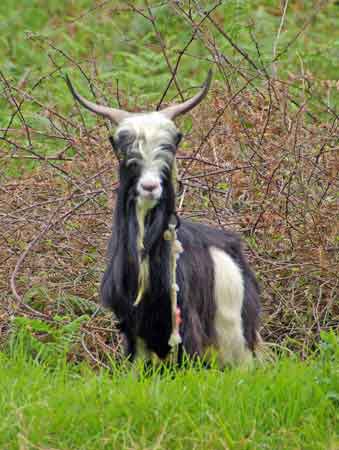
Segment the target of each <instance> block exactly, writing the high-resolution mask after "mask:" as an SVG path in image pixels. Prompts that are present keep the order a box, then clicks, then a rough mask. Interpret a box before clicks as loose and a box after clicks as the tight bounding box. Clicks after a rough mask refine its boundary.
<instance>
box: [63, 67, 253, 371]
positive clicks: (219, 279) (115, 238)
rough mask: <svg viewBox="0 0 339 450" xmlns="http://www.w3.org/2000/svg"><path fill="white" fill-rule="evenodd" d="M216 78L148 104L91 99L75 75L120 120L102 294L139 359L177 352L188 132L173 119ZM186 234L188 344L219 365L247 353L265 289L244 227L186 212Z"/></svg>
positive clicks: (183, 299) (184, 332) (183, 302)
mask: <svg viewBox="0 0 339 450" xmlns="http://www.w3.org/2000/svg"><path fill="white" fill-rule="evenodd" d="M210 78H211V74H209V77H208V79H207V81H206V83H205V86H204V88H203V90H202V91H201V92H200V93H198V94H197V95H196V96H194V97H193V98H192V99H190V100H188V101H186V102H184V103H182V104H180V105H173V106H170V107H169V108H167V109H166V110H164V111H161V112H155V113H148V114H130V113H127V112H125V111H121V110H115V109H112V108H107V107H104V106H101V105H96V104H94V103H91V102H89V101H87V100H85V99H84V98H83V97H81V96H80V95H79V94H78V93H77V92H76V91H74V89H73V87H72V85H71V84H70V82H69V80H68V84H69V87H70V89H71V90H72V93H73V95H74V97H75V98H76V99H77V100H78V101H79V102H80V103H82V104H83V105H84V106H85V107H86V108H88V109H90V110H91V111H93V112H96V113H98V114H101V115H104V116H105V117H109V118H110V119H111V120H112V121H114V122H115V123H117V124H118V128H117V131H116V134H115V137H114V146H115V149H116V151H117V153H118V154H119V155H120V165H119V177H120V187H119V190H118V196H117V203H116V209H115V215H114V221H113V229H112V237H111V240H110V244H109V251H108V267H107V269H106V271H105V274H104V276H103V280H102V284H101V295H102V300H103V303H104V304H105V305H106V306H108V307H109V308H111V309H112V310H113V311H114V313H115V315H116V317H117V318H118V320H119V323H120V329H121V332H122V333H123V334H124V335H125V337H126V341H127V355H129V357H130V358H131V359H132V360H134V359H135V357H136V356H138V353H140V351H141V349H142V350H143V355H142V356H145V355H146V357H148V356H150V354H151V352H154V353H155V354H156V355H157V356H158V357H159V358H161V359H164V358H166V356H167V355H168V354H169V352H170V347H169V344H168V341H169V338H170V335H171V332H172V323H171V298H170V288H171V286H170V284H171V274H170V270H171V269H170V246H171V243H170V242H169V241H167V240H165V239H164V232H165V230H167V228H168V224H169V220H170V217H171V216H172V214H173V212H174V211H175V191H174V187H173V180H172V170H173V164H174V159H175V152H176V148H177V145H178V143H179V141H180V137H181V134H180V133H179V132H178V130H177V129H176V127H175V125H174V123H173V122H172V120H171V119H173V118H174V117H175V116H176V115H177V114H182V113H184V112H186V111H187V110H189V109H191V108H192V107H193V106H195V104H197V103H198V102H199V101H200V100H201V99H202V98H203V97H204V95H206V92H207V90H208V86H209V83H210ZM141 236H143V239H141ZM178 239H179V241H180V242H181V244H182V247H183V253H182V254H181V255H180V258H179V260H178V262H177V269H176V279H177V285H178V287H179V291H178V305H179V308H180V311H181V319H182V321H181V325H180V334H181V338H182V348H183V349H184V351H185V352H186V353H187V354H188V355H190V356H192V357H196V356H200V357H204V356H205V355H206V354H209V352H210V351H211V350H212V351H213V350H215V351H216V353H217V356H218V360H219V362H220V364H221V365H225V364H226V363H241V362H244V361H246V360H248V359H249V358H251V354H252V353H253V351H254V350H255V345H256V341H257V335H258V332H257V330H258V318H259V290H258V285H257V282H256V280H255V277H254V275H253V273H252V272H251V270H250V268H249V266H248V264H247V262H246V259H245V257H244V254H243V252H242V249H241V244H240V240H239V238H238V236H237V235H236V234H234V233H232V232H230V231H222V230H218V229H215V228H212V227H209V226H206V225H203V224H199V223H193V222H189V221H187V220H181V223H180V227H179V229H178ZM141 241H143V242H141ZM141 265H142V267H143V268H144V267H145V265H146V267H147V280H146V281H147V283H146V285H145V290H144V291H142V292H143V295H142V298H141V301H140V303H138V304H137V305H135V300H136V298H137V296H138V293H139V292H138V291H139V288H140V276H139V275H140V274H139V272H140V267H141ZM179 354H182V352H179Z"/></svg>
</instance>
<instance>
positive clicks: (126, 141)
mask: <svg viewBox="0 0 339 450" xmlns="http://www.w3.org/2000/svg"><path fill="white" fill-rule="evenodd" d="M211 79H212V71H211V70H210V71H209V72H208V75H207V78H206V81H205V83H204V85H203V87H202V89H200V91H199V92H198V93H197V94H196V95H194V97H192V98H190V99H189V100H186V101H184V102H183V103H179V104H175V105H171V106H168V107H167V108H165V109H163V110H161V111H159V112H154V113H145V114H139V113H130V112H127V111H124V110H122V109H116V108H109V107H107V106H103V105H98V104H96V103H93V102H90V101H89V100H86V99H85V98H84V97H82V96H81V95H79V94H78V93H77V92H76V91H75V89H74V88H73V86H72V84H71V82H70V80H69V78H67V77H66V81H67V84H68V87H69V89H70V90H71V92H72V94H73V96H74V98H75V99H76V100H77V101H78V102H79V103H81V104H82V105H83V106H84V107H85V108H87V109H89V110H90V111H92V112H94V113H95V114H99V115H101V116H104V117H106V118H108V119H110V120H111V121H112V122H113V123H115V124H116V125H117V126H118V128H117V131H116V133H115V137H114V146H115V148H116V150H117V151H118V152H119V153H120V155H121V156H122V158H123V159H122V164H121V166H120V175H123V174H125V175H127V176H128V178H129V179H131V180H134V185H133V183H132V185H133V188H134V189H135V195H136V197H137V198H138V199H139V201H140V202H143V204H147V205H149V206H150V207H153V206H154V205H155V204H156V203H157V202H158V201H159V200H160V199H161V197H162V195H163V186H164V180H166V179H169V177H170V176H171V169H172V165H173V160H174V157H175V151H176V148H177V146H178V144H179V141H180V138H181V134H180V133H179V132H178V130H177V129H176V127H175V125H174V123H173V122H172V120H174V119H175V117H177V116H178V115H180V114H185V113H186V112H188V111H189V110H191V109H192V108H194V107H195V106H196V105H197V104H198V103H200V102H201V100H202V99H203V98H204V97H205V95H206V94H207V92H208V89H209V87H210V84H211Z"/></svg>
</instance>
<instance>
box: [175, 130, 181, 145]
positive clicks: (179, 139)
mask: <svg viewBox="0 0 339 450" xmlns="http://www.w3.org/2000/svg"><path fill="white" fill-rule="evenodd" d="M181 139H182V133H181V132H180V131H179V132H178V134H177V135H176V137H175V146H176V147H178V146H179V144H180V142H181Z"/></svg>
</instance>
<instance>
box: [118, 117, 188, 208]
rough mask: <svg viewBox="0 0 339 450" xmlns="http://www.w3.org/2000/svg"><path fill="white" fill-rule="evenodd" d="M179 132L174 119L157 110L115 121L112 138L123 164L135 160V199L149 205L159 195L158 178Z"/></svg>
mask: <svg viewBox="0 0 339 450" xmlns="http://www.w3.org/2000/svg"><path fill="white" fill-rule="evenodd" d="M180 136H181V135H180V133H179V132H178V130H177V128H176V126H175V125H174V123H173V122H172V121H171V120H169V119H167V118H166V117H165V116H164V115H163V114H161V113H160V112H155V113H148V114H139V115H133V116H131V117H128V118H127V119H125V120H123V121H122V122H121V124H120V125H119V127H118V129H117V131H116V133H115V138H114V142H115V145H116V146H117V147H118V149H119V150H120V151H121V152H122V154H123V155H124V158H125V161H126V166H127V168H128V167H132V166H133V165H134V164H136V165H137V166H138V168H139V170H140V176H139V179H138V181H137V184H136V191H137V195H138V201H139V202H140V201H141V202H142V203H145V205H149V207H152V206H154V205H155V204H156V203H157V201H158V200H159V199H160V198H161V195H162V192H163V187H162V178H163V176H164V174H165V173H166V172H167V173H168V174H169V173H170V171H171V167H172V163H173V159H174V156H175V150H176V147H177V144H178V141H179V140H180Z"/></svg>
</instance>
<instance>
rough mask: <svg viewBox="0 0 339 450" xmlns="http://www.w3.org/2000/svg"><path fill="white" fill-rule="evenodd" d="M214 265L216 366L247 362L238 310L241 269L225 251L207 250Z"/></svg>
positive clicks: (240, 305)
mask: <svg viewBox="0 0 339 450" xmlns="http://www.w3.org/2000/svg"><path fill="white" fill-rule="evenodd" d="M209 251H210V255H211V257H212V260H213V265H214V297H215V303H216V315H215V330H216V335H217V353H218V360H219V363H220V364H221V365H222V366H224V365H225V364H227V363H231V364H233V363H236V364H239V363H248V362H250V361H251V360H252V353H251V351H250V350H249V349H248V347H247V344H246V341H245V337H244V334H243V329H242V319H241V308H242V304H243V299H244V283H243V276H242V273H241V270H240V268H239V267H238V266H237V264H236V263H235V262H234V261H233V260H232V258H231V257H230V256H229V255H228V254H227V253H225V252H224V251H222V250H220V249H218V248H216V247H210V249H209Z"/></svg>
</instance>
